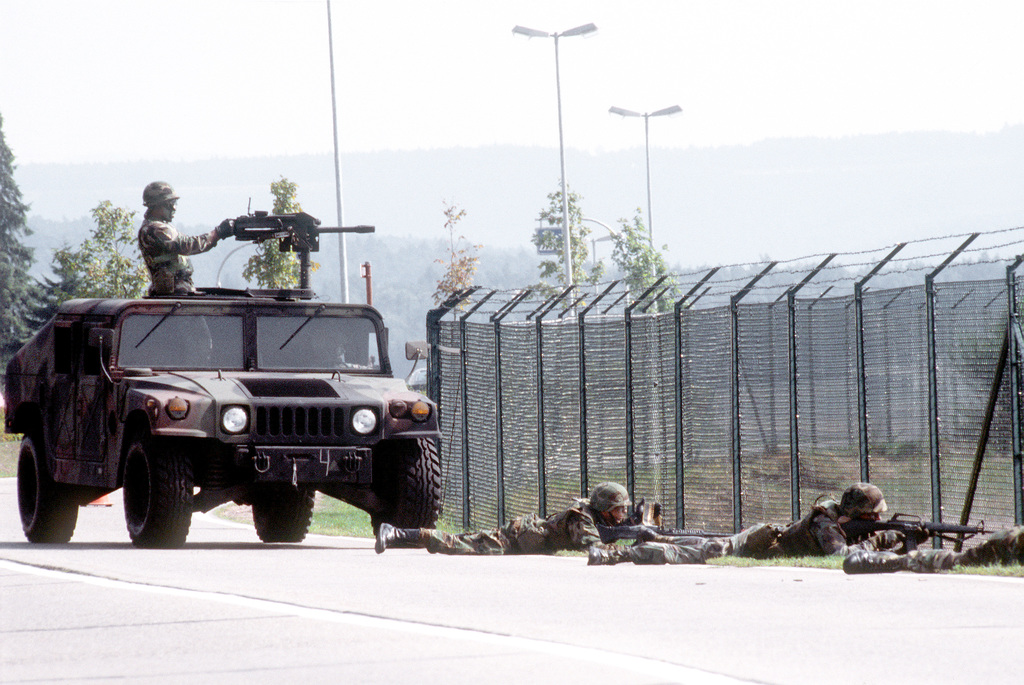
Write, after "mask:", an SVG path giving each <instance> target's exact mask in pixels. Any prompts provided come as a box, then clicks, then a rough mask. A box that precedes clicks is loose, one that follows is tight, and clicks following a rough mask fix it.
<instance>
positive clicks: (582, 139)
mask: <svg viewBox="0 0 1024 685" xmlns="http://www.w3.org/2000/svg"><path fill="white" fill-rule="evenodd" d="M332 13H333V18H334V48H335V65H336V78H337V86H338V98H337V100H338V107H339V127H340V137H341V148H342V153H343V154H344V153H345V152H348V151H372V150H378V149H418V148H436V147H453V146H465V147H473V146H479V145H491V144H516V145H538V146H547V147H555V146H557V144H558V129H557V119H556V110H555V73H554V72H555V69H554V66H555V65H554V48H553V41H552V40H550V39H531V40H527V39H525V38H522V37H518V36H513V35H512V32H511V29H512V27H513V26H514V25H516V24H521V25H523V26H528V27H531V28H536V29H542V30H545V31H564V30H566V29H569V28H572V27H574V26H577V25H580V24H585V23H589V22H593V23H595V24H596V25H597V26H598V29H599V30H598V32H597V33H596V34H594V35H593V36H590V37H587V38H579V37H572V38H564V39H562V40H560V41H559V48H560V58H561V77H562V98H563V108H564V110H563V111H564V126H565V142H566V146H567V147H571V148H577V149H584V150H591V151H600V150H609V149H621V148H630V147H639V146H642V145H643V124H642V122H641V121H639V120H632V119H631V120H623V119H621V118H619V117H616V116H612V115H609V114H608V108H609V106H612V105H616V106H619V107H623V108H626V109H631V110H635V111H639V112H647V111H654V110H658V109H661V108H663V107H667V106H670V105H673V104H678V105H680V106H681V107H682V108H683V110H684V112H683V114H682V115H677V116H675V117H672V118H666V119H654V120H652V121H651V146H652V148H654V147H659V146H660V147H682V148H685V147H690V146H701V147H704V146H717V145H733V144H743V143H750V142H754V141H757V140H761V139H765V138H778V137H795V136H823V137H832V136H846V135H855V134H865V133H867V134H871V133H884V132H892V131H919V130H944V131H961V132H989V131H996V130H999V129H1001V128H1002V127H1004V126H1006V125H1013V124H1020V123H1022V122H1024V2H1019V1H1018V0H1006V1H991V2H986V1H984V0H980V1H978V0H972V1H963V2H948V1H943V0H928V1H923V0H922V1H916V0H913V1H912V0H880V1H874V0H857V1H849V2H829V1H827V0H808V1H800V0H774V1H769V0H750V1H733V0H716V1H714V2H712V1H709V0H704V1H700V2H691V1H688V0H621V1H616V2H612V1H602V0H579V1H577V0H539V1H535V0H517V1H516V2H497V1H488V0H457V1H455V0H452V1H438V2H428V1H425V0H373V1H369V0H334V2H333V4H332ZM327 35H328V31H327V10H326V2H325V0H308V1H303V0H262V1H261V0H248V1H243V0H199V1H191V0H178V1H169V0H147V1H145V2H143V1H140V0H0V115H2V116H3V119H4V133H5V135H6V138H7V143H8V145H9V146H10V147H11V149H12V151H13V152H14V154H15V157H16V163H17V164H18V165H23V164H31V163H46V162H110V161H127V160H195V159H206V158H216V157H221V158H223V157H236V156H242V157H259V156H265V155H279V154H304V153H330V152H331V151H332V149H333V138H332V128H331V106H330V76H329V62H328V42H327Z"/></svg>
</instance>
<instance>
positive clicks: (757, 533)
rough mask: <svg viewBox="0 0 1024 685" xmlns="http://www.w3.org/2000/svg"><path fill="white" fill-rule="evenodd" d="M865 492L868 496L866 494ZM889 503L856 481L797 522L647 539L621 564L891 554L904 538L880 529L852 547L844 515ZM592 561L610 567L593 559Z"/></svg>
mask: <svg viewBox="0 0 1024 685" xmlns="http://www.w3.org/2000/svg"><path fill="white" fill-rule="evenodd" d="M865 493H866V494H865ZM885 508H886V505H885V500H884V498H882V493H881V491H880V490H878V488H876V487H875V486H873V485H869V484H867V483H856V484H854V485H853V486H851V487H850V488H848V489H847V491H846V492H845V493H844V494H843V499H842V502H840V503H837V502H835V501H834V500H825V501H823V502H820V503H818V504H815V505H814V506H813V507H811V511H810V512H808V513H807V515H806V516H804V517H803V518H802V519H800V520H799V521H794V522H793V523H790V524H788V525H779V524H774V523H760V524H758V525H756V526H751V527H750V528H747V529H745V530H742V531H740V532H739V533H737V534H736V535H733V536H730V537H722V538H710V539H704V538H700V537H683V538H674V537H666V536H660V535H653V536H648V538H646V539H645V540H643V541H639V542H638V543H637V544H636V545H634V546H633V547H631V548H628V550H629V551H628V552H626V553H624V554H623V556H625V557H626V558H623V559H621V561H632V562H634V563H636V564H694V563H704V561H705V560H706V559H713V558H716V557H720V556H723V555H725V554H731V555H733V556H738V557H751V558H754V559H772V558H776V557H800V556H829V555H833V554H836V555H840V556H843V557H846V556H848V555H850V554H852V553H854V552H856V551H858V550H869V551H875V550H890V549H897V548H900V547H902V546H903V545H904V544H905V541H904V537H903V535H902V534H901V533H898V532H896V531H881V532H878V533H875V534H873V535H872V536H870V537H869V538H867V539H866V540H864V541H862V542H858V543H856V544H848V540H847V538H846V534H845V533H844V532H843V529H842V523H841V522H840V519H841V517H843V516H844V515H845V516H850V515H857V514H859V513H866V512H871V511H879V512H880V511H885ZM594 563H610V562H607V561H595V562H594Z"/></svg>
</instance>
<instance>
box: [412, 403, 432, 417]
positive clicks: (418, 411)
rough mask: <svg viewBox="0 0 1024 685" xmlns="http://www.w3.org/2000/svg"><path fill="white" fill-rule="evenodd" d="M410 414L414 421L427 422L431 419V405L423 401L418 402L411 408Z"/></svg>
mask: <svg viewBox="0 0 1024 685" xmlns="http://www.w3.org/2000/svg"><path fill="white" fill-rule="evenodd" d="M409 414H411V415H412V420H413V421H420V422H423V421H426V420H427V419H429V418H430V405H429V404H427V403H426V402H424V401H423V400H417V401H416V402H413V403H412V406H411V407H409Z"/></svg>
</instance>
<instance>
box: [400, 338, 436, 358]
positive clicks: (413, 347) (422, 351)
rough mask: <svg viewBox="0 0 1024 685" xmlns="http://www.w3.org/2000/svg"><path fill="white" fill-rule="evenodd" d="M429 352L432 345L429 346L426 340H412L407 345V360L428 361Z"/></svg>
mask: <svg viewBox="0 0 1024 685" xmlns="http://www.w3.org/2000/svg"><path fill="white" fill-rule="evenodd" d="M429 352H430V345H428V344H427V341H426V340H410V341H408V342H406V343H405V358H406V359H409V360H414V361H420V360H421V359H426V358H427V353H429Z"/></svg>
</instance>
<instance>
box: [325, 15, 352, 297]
mask: <svg viewBox="0 0 1024 685" xmlns="http://www.w3.org/2000/svg"><path fill="white" fill-rule="evenodd" d="M327 46H328V52H329V55H330V60H331V121H332V122H333V123H334V181H335V184H334V185H335V191H336V195H337V200H338V226H344V225H345V219H344V217H343V216H342V212H341V159H340V156H339V155H340V153H339V151H338V100H337V98H336V97H335V94H334V31H333V30H332V28H331V0H327ZM338 261H339V262H340V263H341V268H340V271H341V275H340V278H341V301H342V302H344V303H345V304H348V245H347V243H346V242H345V234H344V233H339V234H338Z"/></svg>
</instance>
